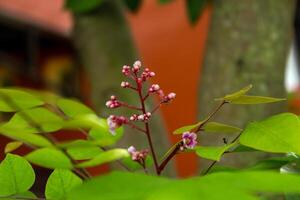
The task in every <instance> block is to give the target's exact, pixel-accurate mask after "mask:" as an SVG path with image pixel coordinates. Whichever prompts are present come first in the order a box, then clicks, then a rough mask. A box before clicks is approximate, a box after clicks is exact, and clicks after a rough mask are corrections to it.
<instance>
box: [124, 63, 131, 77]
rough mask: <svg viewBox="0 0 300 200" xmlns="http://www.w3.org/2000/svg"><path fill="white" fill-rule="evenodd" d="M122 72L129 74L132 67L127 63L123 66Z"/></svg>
mask: <svg viewBox="0 0 300 200" xmlns="http://www.w3.org/2000/svg"><path fill="white" fill-rule="evenodd" d="M122 73H123V74H124V75H125V76H128V75H129V74H130V67H129V66H127V65H124V66H123V68H122Z"/></svg>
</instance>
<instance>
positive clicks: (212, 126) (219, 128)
mask: <svg viewBox="0 0 300 200" xmlns="http://www.w3.org/2000/svg"><path fill="white" fill-rule="evenodd" d="M203 129H204V131H205V132H214V133H215V132H222V133H237V132H241V131H242V129H240V128H238V127H235V126H231V125H227V124H222V123H218V122H208V123H206V124H205V126H204V127H203Z"/></svg>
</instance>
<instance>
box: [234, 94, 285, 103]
mask: <svg viewBox="0 0 300 200" xmlns="http://www.w3.org/2000/svg"><path fill="white" fill-rule="evenodd" d="M285 100H286V99H283V98H273V97H263V96H248V95H242V96H240V97H238V98H236V99H233V100H231V101H230V103H231V104H263V103H275V102H279V101H285Z"/></svg>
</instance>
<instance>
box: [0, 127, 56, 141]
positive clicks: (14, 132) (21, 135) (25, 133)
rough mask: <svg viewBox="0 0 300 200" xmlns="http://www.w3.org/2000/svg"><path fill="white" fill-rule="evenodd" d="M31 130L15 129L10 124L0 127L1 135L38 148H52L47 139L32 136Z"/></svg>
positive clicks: (35, 135)
mask: <svg viewBox="0 0 300 200" xmlns="http://www.w3.org/2000/svg"><path fill="white" fill-rule="evenodd" d="M30 132H32V131H31V130H27V129H22V128H21V127H14V126H13V125H9V123H6V124H3V125H1V126H0V134H1V135H4V136H6V137H8V138H11V139H13V140H18V141H21V142H24V143H26V144H31V145H34V146H37V147H50V146H52V144H51V142H49V141H48V140H47V139H46V138H45V137H43V136H41V135H37V134H32V133H30Z"/></svg>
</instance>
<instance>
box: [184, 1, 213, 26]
mask: <svg viewBox="0 0 300 200" xmlns="http://www.w3.org/2000/svg"><path fill="white" fill-rule="evenodd" d="M208 2H209V0H186V9H187V14H188V17H189V19H190V22H191V23H192V24H196V22H197V20H198V19H199V17H200V16H201V14H202V11H203V10H204V8H205V6H206V5H207V3H208Z"/></svg>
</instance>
